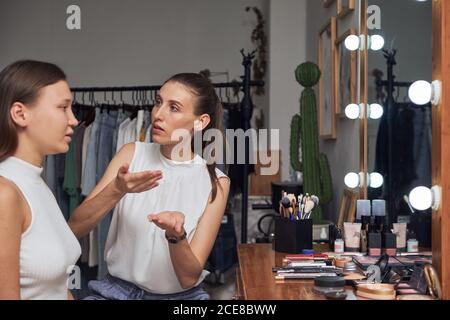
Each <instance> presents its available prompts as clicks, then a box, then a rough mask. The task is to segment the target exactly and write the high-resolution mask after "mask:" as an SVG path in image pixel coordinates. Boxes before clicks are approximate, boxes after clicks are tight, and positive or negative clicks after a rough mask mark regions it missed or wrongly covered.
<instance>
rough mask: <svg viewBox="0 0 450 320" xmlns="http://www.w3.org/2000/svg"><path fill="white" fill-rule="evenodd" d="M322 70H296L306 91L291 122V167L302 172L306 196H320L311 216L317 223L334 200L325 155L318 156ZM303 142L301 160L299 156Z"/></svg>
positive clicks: (312, 67) (307, 66)
mask: <svg viewBox="0 0 450 320" xmlns="http://www.w3.org/2000/svg"><path fill="white" fill-rule="evenodd" d="M320 76H321V72H320V70H319V67H318V66H317V65H316V64H314V63H312V62H306V63H303V64H301V65H299V66H298V67H297V69H296V70H295V78H296V80H297V82H298V83H300V84H301V85H302V86H303V87H305V89H304V90H303V92H302V96H301V98H300V114H296V115H295V116H294V117H293V118H292V122H291V141H290V143H291V145H290V149H291V165H292V168H293V169H294V170H295V171H302V172H303V193H309V194H310V195H313V194H314V195H317V196H318V197H319V199H320V205H319V207H318V208H317V209H315V210H314V211H315V212H314V214H313V215H312V217H313V220H314V223H320V222H322V206H323V205H324V204H327V203H329V202H330V201H331V200H332V199H333V188H332V181H331V174H330V167H329V165H328V159H327V157H326V155H324V154H322V153H319V130H318V122H317V109H316V95H315V93H314V90H313V88H312V87H313V86H315V85H316V84H317V83H318V82H319V79H320ZM300 140H301V148H302V158H303V159H302V161H300V157H299V152H298V151H299V147H300V144H299V143H300Z"/></svg>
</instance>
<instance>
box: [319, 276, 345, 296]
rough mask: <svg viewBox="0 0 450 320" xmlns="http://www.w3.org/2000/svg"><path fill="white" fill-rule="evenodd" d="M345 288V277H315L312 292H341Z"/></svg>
mask: <svg viewBox="0 0 450 320" xmlns="http://www.w3.org/2000/svg"><path fill="white" fill-rule="evenodd" d="M344 288H345V279H344V278H343V277H328V276H322V277H316V278H315V279H314V292H316V293H318V294H327V293H330V292H341V291H344Z"/></svg>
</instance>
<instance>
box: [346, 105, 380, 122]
mask: <svg viewBox="0 0 450 320" xmlns="http://www.w3.org/2000/svg"><path fill="white" fill-rule="evenodd" d="M365 110H367V117H368V118H369V119H373V120H376V119H380V118H381V117H382V116H383V113H384V110H383V107H382V106H381V105H379V104H378V103H372V104H371V105H369V107H368V108H365V107H364V104H360V105H358V104H356V103H351V104H349V105H348V106H346V107H345V115H346V117H347V118H349V119H351V120H356V119H358V118H362V115H363V114H364V112H365Z"/></svg>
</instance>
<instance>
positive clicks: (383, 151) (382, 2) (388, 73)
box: [368, 0, 432, 247]
mask: <svg viewBox="0 0 450 320" xmlns="http://www.w3.org/2000/svg"><path fill="white" fill-rule="evenodd" d="M370 5H377V6H378V7H379V8H380V9H381V18H382V23H381V30H369V35H372V34H380V35H382V36H383V37H384V40H385V44H384V49H383V50H382V51H376V52H373V51H369V56H368V59H369V61H368V65H369V68H368V71H369V82H368V89H369V90H368V103H369V104H372V103H378V104H380V105H381V106H383V109H384V112H383V115H382V117H381V118H379V119H369V121H368V169H369V173H372V172H378V173H380V174H381V175H382V176H383V178H384V183H383V185H382V186H381V187H379V188H373V187H369V189H368V195H369V199H371V200H372V199H385V200H386V203H387V205H386V206H387V213H388V215H387V220H388V221H387V222H388V225H389V226H391V227H392V223H395V222H407V223H409V229H410V230H411V231H414V233H415V236H416V237H417V239H418V240H419V245H420V246H422V247H430V246H431V209H427V210H415V209H414V208H412V206H411V205H410V203H409V199H408V195H409V193H410V192H411V190H413V189H414V188H415V187H417V186H425V187H431V104H430V103H428V104H426V105H422V106H419V105H416V104H414V103H413V102H412V101H411V99H410V97H409V96H408V89H409V87H410V86H411V84H412V83H413V82H415V81H416V80H426V81H428V82H431V80H432V79H431V75H432V41H431V40H432V34H431V32H432V21H431V19H432V3H431V1H425V2H423V1H412V0H395V1H387V0H369V6H370Z"/></svg>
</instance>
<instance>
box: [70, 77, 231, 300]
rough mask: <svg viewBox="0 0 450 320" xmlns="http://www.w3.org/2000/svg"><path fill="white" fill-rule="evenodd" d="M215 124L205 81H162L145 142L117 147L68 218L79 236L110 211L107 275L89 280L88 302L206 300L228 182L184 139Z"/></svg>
mask: <svg viewBox="0 0 450 320" xmlns="http://www.w3.org/2000/svg"><path fill="white" fill-rule="evenodd" d="M221 122H222V106H221V104H220V101H219V98H218V97H217V94H216V93H215V90H214V88H213V86H212V85H211V83H210V82H209V80H207V79H206V78H204V77H203V76H201V75H199V74H178V75H175V76H173V77H172V78H170V79H169V80H167V81H166V83H165V84H164V86H163V87H162V88H161V90H160V92H159V95H158V98H157V104H156V105H155V106H154V107H153V109H152V141H153V143H139V142H137V143H133V144H128V145H125V146H124V147H123V148H122V149H121V150H120V151H119V152H118V153H117V154H116V155H115V157H114V158H113V160H112V161H111V163H110V164H109V167H108V169H107V170H106V172H105V175H104V176H103V178H102V179H101V180H100V182H99V184H98V185H97V186H96V187H95V188H94V190H93V191H92V193H91V194H90V195H89V196H88V197H87V198H86V200H85V201H84V202H83V203H82V204H81V205H80V206H79V207H78V208H77V209H76V210H75V211H74V213H73V214H72V216H71V219H70V220H69V225H70V226H71V228H72V230H73V231H74V233H75V234H76V235H77V237H82V236H84V235H86V234H88V233H89V231H90V230H92V229H93V228H94V227H95V226H96V225H97V223H98V222H99V221H100V220H101V219H102V218H103V217H104V216H105V215H106V214H107V213H108V212H109V211H110V210H111V209H112V208H114V207H115V209H114V213H113V217H112V222H111V226H110V229H109V233H108V239H107V243H106V249H105V260H106V262H107V267H108V271H109V274H108V276H107V277H106V278H105V279H103V280H101V281H91V283H90V288H91V290H92V291H93V293H94V295H93V296H91V297H89V299H206V298H208V295H207V294H206V293H205V292H204V291H203V289H202V288H201V283H202V281H203V279H204V277H205V276H206V275H207V271H205V270H203V268H204V266H205V264H206V261H207V258H208V256H209V254H210V251H211V249H212V247H213V245H214V241H215V239H216V237H217V233H218V230H219V227H220V223H221V220H222V216H223V214H224V211H225V206H226V202H227V198H228V191H229V183H230V181H229V179H228V177H226V175H225V174H224V173H222V172H221V171H220V170H218V169H216V168H215V163H214V162H213V161H211V159H209V160H208V162H207V161H206V160H204V159H203V158H202V157H200V156H199V155H198V154H196V153H194V151H197V152H198V150H192V148H191V136H192V134H193V133H194V132H196V133H200V132H201V133H204V132H205V131H206V130H208V129H218V128H220V127H221ZM194 124H195V125H194ZM194 127H195V128H194ZM180 129H183V130H180ZM180 133H181V134H182V136H183V137H184V138H183V142H184V144H183V143H182V144H179V143H178V142H179V138H178V137H177V134H180ZM183 147H184V148H183ZM202 147H203V148H202V149H203V150H205V149H204V148H205V147H206V143H203V146H202ZM180 150H182V151H181V152H179V151H180ZM200 152H201V150H200Z"/></svg>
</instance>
